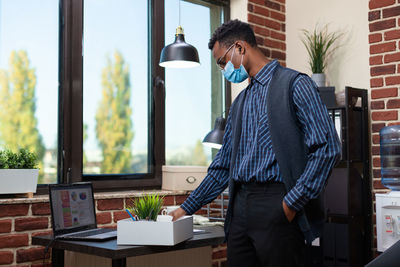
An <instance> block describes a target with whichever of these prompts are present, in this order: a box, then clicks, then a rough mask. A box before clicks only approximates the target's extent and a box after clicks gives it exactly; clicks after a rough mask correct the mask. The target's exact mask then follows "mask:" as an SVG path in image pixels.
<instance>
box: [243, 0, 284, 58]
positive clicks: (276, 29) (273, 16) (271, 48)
mask: <svg viewBox="0 0 400 267" xmlns="http://www.w3.org/2000/svg"><path fill="white" fill-rule="evenodd" d="M247 10H248V14H247V20H248V23H249V24H250V25H252V27H253V30H254V33H255V34H256V38H257V44H258V46H259V47H260V48H261V50H262V51H263V52H264V54H265V55H266V56H267V57H268V58H270V59H278V60H279V62H280V63H281V64H282V65H283V66H286V33H285V32H286V24H285V21H286V9H285V0H248V4H247Z"/></svg>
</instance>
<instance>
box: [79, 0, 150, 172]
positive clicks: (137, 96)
mask: <svg viewBox="0 0 400 267" xmlns="http://www.w3.org/2000/svg"><path fill="white" fill-rule="evenodd" d="M147 2H148V1H146V0H141V1H131V0H120V1H112V0H86V1H84V26H83V27H84V45H83V62H84V63H83V122H84V136H83V142H84V143H83V153H84V154H83V173H84V174H118V173H147V172H148V169H149V163H148V136H149V134H148V130H149V128H148V124H149V119H148V118H149V116H148V81H149V80H148V62H149V58H148V12H147V10H148V6H147Z"/></svg>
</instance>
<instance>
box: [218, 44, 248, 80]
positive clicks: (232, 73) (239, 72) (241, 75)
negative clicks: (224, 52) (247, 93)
mask: <svg viewBox="0 0 400 267" xmlns="http://www.w3.org/2000/svg"><path fill="white" fill-rule="evenodd" d="M234 53H235V50H233V53H232V56H231V60H229V61H228V63H226V66H225V68H224V69H223V70H221V71H222V74H224V76H225V78H226V79H227V80H228V81H230V82H232V83H241V82H243V81H244V80H246V79H247V78H248V77H249V75H248V74H247V71H246V69H245V68H244V67H243V65H242V62H243V55H242V60H241V61H240V67H239V68H238V69H235V66H233V64H232V58H233V54H234Z"/></svg>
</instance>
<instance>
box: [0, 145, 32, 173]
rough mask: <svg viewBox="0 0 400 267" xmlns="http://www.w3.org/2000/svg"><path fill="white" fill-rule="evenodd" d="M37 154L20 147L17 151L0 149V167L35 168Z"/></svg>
mask: <svg viewBox="0 0 400 267" xmlns="http://www.w3.org/2000/svg"><path fill="white" fill-rule="evenodd" d="M37 165H38V159H37V155H36V154H35V153H32V152H29V151H28V150H27V149H23V148H21V149H20V150H19V151H18V152H17V153H14V152H12V151H11V150H9V149H7V150H1V151H0V169H36V168H37Z"/></svg>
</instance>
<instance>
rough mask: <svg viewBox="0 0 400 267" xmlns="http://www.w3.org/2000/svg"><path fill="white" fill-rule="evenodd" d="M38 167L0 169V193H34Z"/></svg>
mask: <svg viewBox="0 0 400 267" xmlns="http://www.w3.org/2000/svg"><path fill="white" fill-rule="evenodd" d="M38 176H39V169H0V194H15V193H31V192H32V193H36V186H37V182H38Z"/></svg>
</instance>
